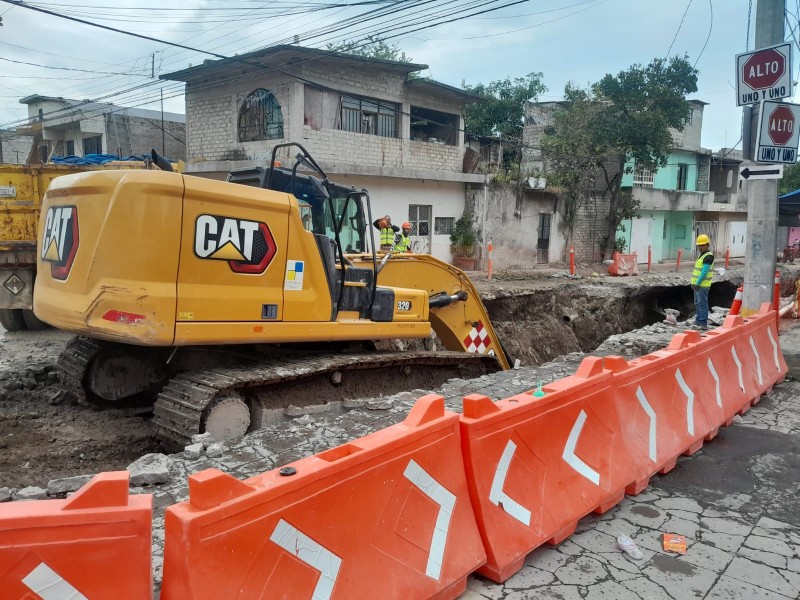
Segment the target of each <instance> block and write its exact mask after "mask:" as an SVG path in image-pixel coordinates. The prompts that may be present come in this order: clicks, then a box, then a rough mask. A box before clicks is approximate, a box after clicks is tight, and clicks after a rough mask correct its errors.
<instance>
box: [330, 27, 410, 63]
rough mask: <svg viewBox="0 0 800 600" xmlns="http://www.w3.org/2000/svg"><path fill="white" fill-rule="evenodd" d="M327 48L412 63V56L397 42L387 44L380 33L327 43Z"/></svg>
mask: <svg viewBox="0 0 800 600" xmlns="http://www.w3.org/2000/svg"><path fill="white" fill-rule="evenodd" d="M325 49H326V50H330V51H331V52H341V53H342V54H353V55H355V56H363V57H365V58H378V59H380V60H393V61H396V62H404V63H410V62H411V61H412V58H411V57H410V56H406V53H405V52H403V51H402V50H401V49H400V47H399V46H398V45H397V43H394V44H387V43H386V40H384V39H383V38H382V37H380V36H379V35H375V34H370V35H368V36H367V37H366V39H363V40H351V41H344V42H340V43H338V44H327V45H326V46H325Z"/></svg>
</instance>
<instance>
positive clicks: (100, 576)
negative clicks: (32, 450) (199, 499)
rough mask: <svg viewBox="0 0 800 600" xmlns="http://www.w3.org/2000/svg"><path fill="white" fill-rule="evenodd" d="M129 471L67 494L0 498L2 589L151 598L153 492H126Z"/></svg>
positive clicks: (42, 597)
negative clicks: (57, 497) (27, 498)
mask: <svg viewBox="0 0 800 600" xmlns="http://www.w3.org/2000/svg"><path fill="white" fill-rule="evenodd" d="M128 478H129V473H128V472H127V471H118V472H113V473H101V474H100V475H97V476H96V477H95V478H94V479H92V480H91V481H90V482H89V483H87V484H86V485H85V486H83V488H81V489H80V490H79V491H78V492H76V493H75V494H74V495H73V496H72V497H71V498H68V499H67V500H37V501H31V502H13V503H9V504H2V505H0V596H2V597H3V598H22V599H29V600H34V599H35V600H62V599H64V600H66V599H69V600H87V599H89V600H94V599H95V598H115V599H128V598H130V599H131V600H133V599H137V600H141V599H142V598H152V597H153V581H152V574H151V570H150V552H151V547H150V544H151V527H152V512H153V511H152V496H150V495H137V496H129V495H128Z"/></svg>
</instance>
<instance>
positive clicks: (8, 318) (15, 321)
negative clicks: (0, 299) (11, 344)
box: [0, 308, 27, 331]
mask: <svg viewBox="0 0 800 600" xmlns="http://www.w3.org/2000/svg"><path fill="white" fill-rule="evenodd" d="M0 325H2V326H3V327H4V328H5V330H6V331H25V330H26V329H27V327H26V326H25V319H24V318H23V316H22V309H21V308H3V309H0Z"/></svg>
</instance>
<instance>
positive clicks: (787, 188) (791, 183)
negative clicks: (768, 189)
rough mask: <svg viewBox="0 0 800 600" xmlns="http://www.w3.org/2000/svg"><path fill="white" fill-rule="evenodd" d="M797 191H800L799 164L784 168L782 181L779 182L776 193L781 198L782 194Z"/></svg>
mask: <svg viewBox="0 0 800 600" xmlns="http://www.w3.org/2000/svg"><path fill="white" fill-rule="evenodd" d="M797 189H800V164H796V165H792V166H790V167H786V168H785V169H784V170H783V179H781V180H780V187H779V189H778V193H779V194H780V195H781V196H783V194H788V193H789V192H793V191H795V190H797Z"/></svg>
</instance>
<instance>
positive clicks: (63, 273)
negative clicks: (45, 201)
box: [41, 206, 80, 281]
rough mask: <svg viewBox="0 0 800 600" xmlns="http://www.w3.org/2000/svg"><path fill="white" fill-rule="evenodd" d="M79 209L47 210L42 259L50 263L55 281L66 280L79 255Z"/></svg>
mask: <svg viewBox="0 0 800 600" xmlns="http://www.w3.org/2000/svg"><path fill="white" fill-rule="evenodd" d="M79 241H80V237H79V236H78V209H77V207H75V206H51V207H50V208H48V209H47V216H46V217H45V221H44V235H43V236H42V250H41V257H42V260H43V261H46V262H49V263H50V274H51V275H52V276H53V279H59V280H61V281H63V280H65V279H66V278H67V276H68V275H69V270H70V269H71V268H72V263H73V261H74V260H75V255H76V254H77V253H78V242H79Z"/></svg>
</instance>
